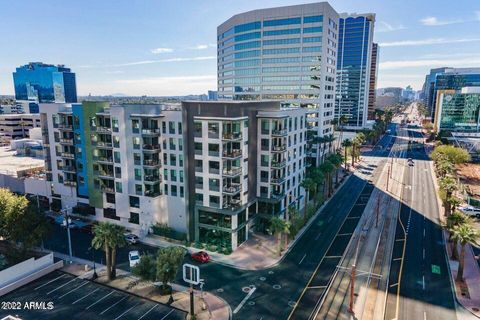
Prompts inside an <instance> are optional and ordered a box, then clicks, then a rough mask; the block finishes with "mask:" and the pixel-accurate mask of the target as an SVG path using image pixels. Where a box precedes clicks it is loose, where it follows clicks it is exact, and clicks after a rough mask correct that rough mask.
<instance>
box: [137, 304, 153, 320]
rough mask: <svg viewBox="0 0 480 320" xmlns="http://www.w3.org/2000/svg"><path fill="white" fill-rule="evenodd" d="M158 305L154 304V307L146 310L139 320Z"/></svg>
mask: <svg viewBox="0 0 480 320" xmlns="http://www.w3.org/2000/svg"><path fill="white" fill-rule="evenodd" d="M157 306H158V304H156V305H154V306H153V307H151V308H150V309H149V310H148V311H147V312H145V313H144V314H143V315H142V316H141V317H140V318H138V319H137V320H141V319H142V318H143V317H145V316H146V315H147V314H149V313H150V311H152V310H153V309H155V308H156V307H157Z"/></svg>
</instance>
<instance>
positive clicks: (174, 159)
mask: <svg viewBox="0 0 480 320" xmlns="http://www.w3.org/2000/svg"><path fill="white" fill-rule="evenodd" d="M170 165H171V166H176V165H177V156H176V155H175V154H173V153H171V154H170Z"/></svg>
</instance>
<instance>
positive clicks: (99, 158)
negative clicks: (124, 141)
mask: <svg viewBox="0 0 480 320" xmlns="http://www.w3.org/2000/svg"><path fill="white" fill-rule="evenodd" d="M93 161H96V162H100V163H113V158H111V157H102V156H97V157H93Z"/></svg>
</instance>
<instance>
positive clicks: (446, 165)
mask: <svg viewBox="0 0 480 320" xmlns="http://www.w3.org/2000/svg"><path fill="white" fill-rule="evenodd" d="M436 167H437V172H438V174H439V175H440V177H445V176H446V175H447V174H451V173H452V172H453V171H454V170H455V166H454V165H453V163H451V162H450V161H449V160H448V159H446V158H443V159H440V160H439V161H437V163H436Z"/></svg>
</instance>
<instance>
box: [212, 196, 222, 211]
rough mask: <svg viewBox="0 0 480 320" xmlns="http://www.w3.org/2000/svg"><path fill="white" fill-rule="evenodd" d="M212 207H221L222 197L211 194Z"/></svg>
mask: <svg viewBox="0 0 480 320" xmlns="http://www.w3.org/2000/svg"><path fill="white" fill-rule="evenodd" d="M209 202H210V207H213V208H219V207H220V197H217V196H209Z"/></svg>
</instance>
